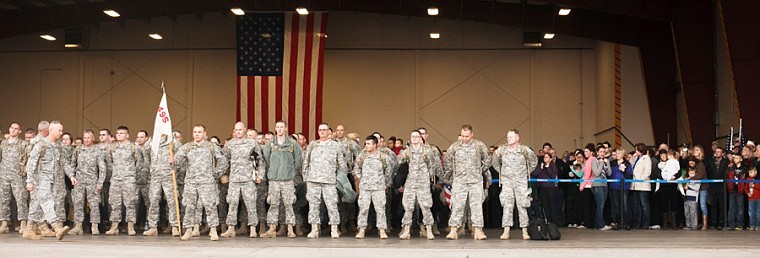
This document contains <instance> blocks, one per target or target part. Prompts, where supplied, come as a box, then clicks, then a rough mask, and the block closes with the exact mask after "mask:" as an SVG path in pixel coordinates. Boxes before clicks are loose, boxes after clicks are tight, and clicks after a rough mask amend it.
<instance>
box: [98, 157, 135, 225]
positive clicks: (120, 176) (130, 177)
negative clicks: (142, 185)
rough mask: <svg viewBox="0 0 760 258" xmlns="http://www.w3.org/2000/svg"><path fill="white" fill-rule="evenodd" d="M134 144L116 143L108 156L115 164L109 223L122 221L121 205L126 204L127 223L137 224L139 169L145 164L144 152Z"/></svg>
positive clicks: (112, 177) (110, 195) (112, 176)
mask: <svg viewBox="0 0 760 258" xmlns="http://www.w3.org/2000/svg"><path fill="white" fill-rule="evenodd" d="M139 149H140V147H139V146H137V145H136V144H134V143H131V142H127V143H114V144H113V145H111V149H109V153H107V154H106V159H108V160H109V161H111V164H113V174H112V175H111V190H110V193H109V195H108V203H109V204H110V205H111V215H110V217H109V221H111V223H113V222H120V221H121V205H122V204H124V206H125V208H126V211H127V214H126V221H127V222H132V223H134V222H135V219H136V217H137V216H136V202H137V189H136V188H137V182H136V178H135V177H136V176H137V169H138V167H140V165H141V164H142V163H143V160H144V159H143V152H142V151H140V150H139Z"/></svg>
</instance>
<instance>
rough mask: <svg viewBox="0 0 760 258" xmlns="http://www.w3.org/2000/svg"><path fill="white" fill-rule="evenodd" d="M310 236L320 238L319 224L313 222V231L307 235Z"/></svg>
mask: <svg viewBox="0 0 760 258" xmlns="http://www.w3.org/2000/svg"><path fill="white" fill-rule="evenodd" d="M306 237H308V238H318V237H319V224H311V232H309V234H308V235H306Z"/></svg>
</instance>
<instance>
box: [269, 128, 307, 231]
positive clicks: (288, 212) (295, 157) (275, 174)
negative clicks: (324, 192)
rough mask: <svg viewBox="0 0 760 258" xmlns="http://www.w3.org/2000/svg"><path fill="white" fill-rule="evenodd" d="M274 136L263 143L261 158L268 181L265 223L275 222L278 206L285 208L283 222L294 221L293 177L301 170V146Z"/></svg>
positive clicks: (278, 211) (278, 214) (291, 222)
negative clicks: (267, 209) (266, 166)
mask: <svg viewBox="0 0 760 258" xmlns="http://www.w3.org/2000/svg"><path fill="white" fill-rule="evenodd" d="M277 140H278V138H277V137H275V138H274V139H272V141H270V142H268V143H267V144H266V145H264V148H263V153H262V154H263V158H264V160H265V161H266V164H267V165H268V168H267V175H266V177H267V181H268V182H269V196H268V197H267V202H268V203H269V211H268V212H267V223H269V224H277V222H278V219H279V216H280V214H281V213H280V206H281V204H282V206H283V208H284V209H285V212H283V213H284V215H285V221H284V222H285V224H288V225H293V224H295V223H296V218H295V213H294V211H293V204H294V203H295V202H296V188H295V183H294V179H295V177H296V175H297V174H298V171H299V170H301V163H302V162H303V161H302V160H301V159H302V157H303V156H302V154H301V148H300V147H299V146H298V143H296V142H295V141H293V140H292V139H290V137H288V136H285V141H284V142H281V143H280V142H277Z"/></svg>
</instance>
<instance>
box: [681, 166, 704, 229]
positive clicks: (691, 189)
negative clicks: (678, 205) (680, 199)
mask: <svg viewBox="0 0 760 258" xmlns="http://www.w3.org/2000/svg"><path fill="white" fill-rule="evenodd" d="M688 173H689V174H688V176H689V177H688V178H686V179H688V180H695V177H696V175H697V168H695V167H689V172H688ZM699 186H700V183H699V182H689V183H686V184H684V185H683V190H684V194H685V196H686V199H685V200H684V203H683V209H684V216H685V219H686V227H685V228H683V229H684V230H697V213H699V212H698V211H697V204H698V201H699V200H698V199H699Z"/></svg>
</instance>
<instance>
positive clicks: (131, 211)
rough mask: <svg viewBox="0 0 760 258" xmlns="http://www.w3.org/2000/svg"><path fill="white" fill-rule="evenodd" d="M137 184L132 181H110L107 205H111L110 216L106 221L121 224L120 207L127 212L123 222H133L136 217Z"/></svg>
mask: <svg viewBox="0 0 760 258" xmlns="http://www.w3.org/2000/svg"><path fill="white" fill-rule="evenodd" d="M136 188H137V184H135V180H134V179H125V180H111V189H110V190H109V193H108V204H109V205H111V215H110V216H109V218H108V220H109V221H111V222H121V205H122V204H124V207H125V208H126V210H127V214H126V217H125V220H126V221H127V222H132V223H134V222H135V219H136V217H137V210H136V204H135V203H136V202H137V189H136Z"/></svg>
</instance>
